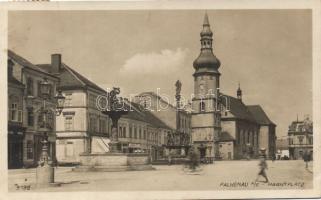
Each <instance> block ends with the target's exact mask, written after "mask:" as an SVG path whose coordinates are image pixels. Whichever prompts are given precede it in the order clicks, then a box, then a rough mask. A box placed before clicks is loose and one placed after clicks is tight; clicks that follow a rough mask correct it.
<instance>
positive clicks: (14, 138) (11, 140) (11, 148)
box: [8, 125, 25, 169]
mask: <svg viewBox="0 0 321 200" xmlns="http://www.w3.org/2000/svg"><path fill="white" fill-rule="evenodd" d="M24 131H25V129H24V128H23V127H22V126H19V125H9V126H8V168H9V169H17V168H22V167H23V139H24Z"/></svg>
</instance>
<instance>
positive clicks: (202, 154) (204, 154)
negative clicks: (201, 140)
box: [199, 147, 206, 159]
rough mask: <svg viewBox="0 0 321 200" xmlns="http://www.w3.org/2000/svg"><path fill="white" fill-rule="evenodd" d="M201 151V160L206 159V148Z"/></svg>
mask: <svg viewBox="0 0 321 200" xmlns="http://www.w3.org/2000/svg"><path fill="white" fill-rule="evenodd" d="M199 151H200V158H201V159H203V158H205V156H206V148H205V147H203V148H200V149H199Z"/></svg>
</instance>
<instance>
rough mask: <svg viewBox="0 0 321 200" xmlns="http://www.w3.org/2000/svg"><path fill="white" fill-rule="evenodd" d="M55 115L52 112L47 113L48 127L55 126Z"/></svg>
mask: <svg viewBox="0 0 321 200" xmlns="http://www.w3.org/2000/svg"><path fill="white" fill-rule="evenodd" d="M54 123H55V122H54V116H53V114H52V113H47V118H46V127H47V128H49V129H53V128H54Z"/></svg>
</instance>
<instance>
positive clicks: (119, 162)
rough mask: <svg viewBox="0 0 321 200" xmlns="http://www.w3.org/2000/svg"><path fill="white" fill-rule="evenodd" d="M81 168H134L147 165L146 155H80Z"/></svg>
mask: <svg viewBox="0 0 321 200" xmlns="http://www.w3.org/2000/svg"><path fill="white" fill-rule="evenodd" d="M80 163H81V165H83V166H134V165H146V164H148V154H125V153H95V154H80Z"/></svg>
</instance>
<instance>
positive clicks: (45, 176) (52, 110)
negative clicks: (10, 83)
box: [36, 78, 65, 187]
mask: <svg viewBox="0 0 321 200" xmlns="http://www.w3.org/2000/svg"><path fill="white" fill-rule="evenodd" d="M51 88H52V85H51V84H50V83H49V82H48V80H47V79H46V78H44V80H43V81H42V82H41V83H40V94H41V97H42V106H41V108H40V109H39V110H38V111H37V112H39V114H40V116H41V119H42V125H41V128H44V129H43V130H44V139H43V140H42V141H41V143H42V152H41V157H40V160H39V163H38V167H37V169H36V181H37V187H43V186H53V185H57V184H54V167H53V161H54V160H55V159H54V158H53V157H54V153H53V152H51V155H50V153H49V148H50V147H51V149H52V150H53V146H52V145H54V144H52V143H51V144H50V142H49V141H48V135H47V132H48V131H49V130H48V125H49V124H48V123H49V122H48V116H49V115H52V114H55V115H56V116H59V115H60V114H61V112H62V110H63V106H64V102H65V97H64V96H63V95H62V93H61V91H58V93H57V94H56V96H55V97H54V99H55V101H54V104H53V105H51V106H48V105H47V104H48V100H49V99H50V94H51ZM53 159H54V160H53Z"/></svg>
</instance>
